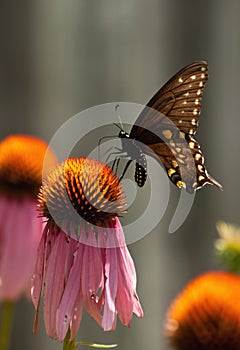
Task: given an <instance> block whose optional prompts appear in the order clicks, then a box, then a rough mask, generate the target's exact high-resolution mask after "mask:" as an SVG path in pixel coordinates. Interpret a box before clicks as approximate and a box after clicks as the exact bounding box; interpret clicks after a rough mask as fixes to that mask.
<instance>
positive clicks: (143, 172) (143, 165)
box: [135, 154, 147, 187]
mask: <svg viewBox="0 0 240 350" xmlns="http://www.w3.org/2000/svg"><path fill="white" fill-rule="evenodd" d="M146 180H147V162H146V158H145V155H144V154H141V157H140V158H139V159H136V169H135V181H136V183H137V184H138V186H139V187H142V186H143V185H144V184H145V182H146Z"/></svg>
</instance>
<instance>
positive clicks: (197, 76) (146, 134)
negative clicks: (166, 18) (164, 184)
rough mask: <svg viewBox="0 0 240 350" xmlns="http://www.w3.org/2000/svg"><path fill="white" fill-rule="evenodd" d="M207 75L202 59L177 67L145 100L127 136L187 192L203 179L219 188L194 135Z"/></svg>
mask: <svg viewBox="0 0 240 350" xmlns="http://www.w3.org/2000/svg"><path fill="white" fill-rule="evenodd" d="M207 79H208V66H207V63H206V62H204V61H200V62H195V63H193V64H191V65H189V66H187V67H185V68H183V69H182V70H180V71H179V72H178V73H177V74H176V75H174V76H173V77H172V78H171V79H170V80H169V81H168V82H167V83H166V84H165V85H164V86H163V87H162V88H161V89H160V90H159V91H158V92H157V93H156V94H155V95H154V96H153V98H152V99H151V100H150V101H149V102H148V104H147V106H146V107H145V108H144V109H143V111H142V112H141V113H140V115H139V117H138V118H137V120H136V123H135V124H134V126H133V127H132V130H131V132H130V138H132V139H136V140H137V141H140V142H142V143H143V144H145V145H146V146H148V147H145V148H144V152H145V153H146V154H150V155H151V156H153V157H155V158H156V159H160V160H161V162H162V164H163V166H164V167H165V168H166V171H167V174H168V176H169V178H170V179H171V181H172V182H173V183H174V184H175V185H177V186H178V187H182V186H184V187H186V188H187V190H188V192H193V190H195V189H197V188H201V187H202V186H204V185H205V184H206V183H211V184H215V185H216V186H218V187H220V188H221V185H220V184H218V182H217V181H215V180H214V179H213V178H211V177H210V176H209V175H208V173H207V171H206V169H205V167H204V165H203V163H204V157H203V155H202V152H201V150H200V146H199V144H198V142H197V141H196V140H195V139H194V138H193V135H194V134H195V132H196V129H197V126H198V120H199V115H200V112H201V102H202V95H203V89H204V86H205V83H206V81H207ZM159 112H160V113H159ZM182 179H184V181H182Z"/></svg>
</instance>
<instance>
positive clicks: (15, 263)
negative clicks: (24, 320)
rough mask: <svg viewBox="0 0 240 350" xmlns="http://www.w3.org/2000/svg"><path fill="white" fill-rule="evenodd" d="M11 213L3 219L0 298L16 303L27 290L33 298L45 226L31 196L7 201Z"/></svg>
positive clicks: (7, 213)
mask: <svg viewBox="0 0 240 350" xmlns="http://www.w3.org/2000/svg"><path fill="white" fill-rule="evenodd" d="M5 200H6V205H7V207H8V210H7V211H6V213H5V214H6V216H5V217H4V218H2V220H1V228H0V231H1V232H2V234H1V237H2V238H1V255H0V261H1V264H0V279H1V282H2V283H1V285H0V299H1V300H16V299H17V298H18V297H19V295H20V294H22V293H23V292H24V291H27V294H28V295H30V283H31V275H32V272H33V268H34V264H35V259H36V251H37V246H38V243H39V241H40V238H41V230H42V224H41V220H40V219H39V218H35V216H36V211H35V208H36V203H35V201H33V200H32V199H30V198H29V197H28V196H25V197H23V198H21V199H19V198H7V197H6V199H5Z"/></svg>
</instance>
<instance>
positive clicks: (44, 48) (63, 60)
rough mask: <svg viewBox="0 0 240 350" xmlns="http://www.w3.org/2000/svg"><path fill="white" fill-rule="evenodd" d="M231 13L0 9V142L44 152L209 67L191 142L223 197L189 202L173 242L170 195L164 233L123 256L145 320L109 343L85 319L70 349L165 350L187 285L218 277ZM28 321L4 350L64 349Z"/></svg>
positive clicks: (226, 201)
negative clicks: (35, 139)
mask: <svg viewBox="0 0 240 350" xmlns="http://www.w3.org/2000/svg"><path fill="white" fill-rule="evenodd" d="M239 13H240V2H239V1H237V0H232V1H231V2H227V1H224V0H211V1H209V0H203V1H200V2H194V1H190V0H181V1H179V0H171V1H167V0H149V1H145V0H121V1H116V0H115V1H114V0H102V1H93V0H71V1H62V0H51V1H47V0H43V1H32V0H31V1H30V0H22V1H21V2H19V3H17V2H12V1H11V2H1V5H0V19H1V20H0V26H1V31H0V33H1V34H0V35H1V40H0V42H1V55H0V64H1V73H0V74H1V79H0V86H1V90H0V91H1V92H0V99H1V100H0V101H1V128H0V136H1V138H4V137H5V136H6V135H8V134H12V133H27V134H32V135H36V136H39V137H42V138H44V139H45V140H46V141H49V140H50V139H51V137H52V136H53V134H54V133H55V131H56V130H57V129H58V128H59V127H60V126H61V125H62V123H64V122H65V121H67V120H68V119H69V118H70V117H71V116H73V115H74V114H76V113H78V112H79V111H81V110H84V109H85V108H88V107H92V106H95V105H97V104H102V103H107V102H112V101H129V102H136V103H141V104H144V103H146V102H147V101H148V100H149V98H150V97H151V96H152V95H153V94H154V93H155V92H156V91H157V90H158V89H159V88H160V86H162V84H163V83H164V82H165V81H166V80H167V79H169V78H170V77H171V76H172V75H173V74H174V73H175V72H177V71H178V70H179V69H180V68H182V67H183V66H185V65H187V64H189V63H191V62H192V61H194V60H202V59H203V60H206V61H208V63H209V73H210V77H209V81H208V83H207V86H206V89H205V93H204V98H203V108H202V114H201V122H200V126H199V129H198V133H197V139H198V141H199V142H200V144H201V148H202V151H203V152H204V154H205V158H206V165H207V168H208V170H209V172H210V173H211V174H212V175H213V176H214V177H215V178H216V179H217V180H218V181H219V182H221V183H222V184H223V186H224V191H223V192H221V191H219V190H217V189H216V188H213V187H210V186H207V187H205V188H204V189H202V190H201V191H198V192H197V195H196V197H195V202H194V205H193V207H192V210H191V212H190V215H189V216H188V218H187V220H186V221H185V223H184V224H183V226H182V227H181V228H180V229H179V230H178V231H177V232H176V233H174V234H172V235H170V234H169V233H168V230H167V229H168V225H169V222H170V219H171V215H172V213H173V210H174V208H175V207H176V203H177V200H178V196H179V192H178V190H177V189H175V188H172V190H171V198H170V199H171V200H170V205H169V208H168V211H167V212H166V214H165V216H164V218H163V220H162V221H161V223H160V224H159V225H158V227H157V228H156V229H155V230H154V231H153V232H152V233H151V234H149V235H148V236H147V237H145V238H144V239H142V240H140V241H139V242H137V243H135V244H133V245H131V246H130V247H129V249H130V250H131V253H132V255H133V258H134V260H135V264H136V268H137V272H138V294H139V296H140V299H141V302H142V306H143V309H144V312H145V317H144V318H143V319H137V318H135V317H134V319H133V320H132V323H131V328H130V329H128V328H124V327H122V326H121V324H120V323H118V327H117V331H116V332H111V333H104V332H103V331H102V330H101V329H100V328H99V327H98V326H97V324H96V323H95V322H94V321H92V320H91V319H90V318H89V316H88V315H86V314H84V317H83V320H82V324H81V327H80V329H79V333H78V339H79V340H86V341H93V342H98V343H101V342H102V343H118V344H119V347H118V348H119V349H120V350H123V349H124V350H126V349H138V350H143V349H144V350H145V349H146V348H147V347H149V346H150V347H151V349H152V350H155V349H161V350H167V349H169V347H168V345H167V341H166V339H165V338H164V335H163V324H164V319H165V313H166V310H167V308H168V306H169V304H170V303H171V301H172V300H173V298H174V297H175V296H176V295H177V294H178V293H179V291H180V290H181V289H182V288H183V286H184V285H185V284H186V283H187V282H188V281H189V280H190V279H191V278H193V277H194V276H196V275H197V274H199V273H201V272H203V271H208V270H211V269H219V268H220V266H219V264H218V261H217V258H216V256H215V255H214V250H213V242H214V240H215V239H216V237H217V234H216V229H215V223H216V221H217V220H219V219H223V220H226V221H230V222H236V223H239V222H240V218H239V199H238V198H239V197H238V196H239V181H238V178H239V171H240V165H239V151H238V150H239V143H240V140H239V127H240V116H239V81H240V71H239V55H240V24H239ZM159 196H161V193H159ZM135 205H137V204H135ZM33 315H34V310H33V306H32V305H31V304H29V303H27V302H26V301H22V302H20V303H18V305H17V306H16V313H15V322H14V329H13V341H12V345H11V350H16V349H17V350H22V349H25V350H28V349H35V350H40V349H41V350H42V349H46V350H47V349H48V350H50V349H52V350H54V349H61V345H60V344H59V343H58V342H56V341H53V340H50V339H48V337H47V336H46V334H45V330H44V326H43V320H42V318H40V322H39V323H40V329H39V332H38V335H37V336H35V337H34V336H33V335H32V323H33V317H34V316H33Z"/></svg>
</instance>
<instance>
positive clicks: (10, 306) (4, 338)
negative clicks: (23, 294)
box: [0, 301, 14, 350]
mask: <svg viewBox="0 0 240 350" xmlns="http://www.w3.org/2000/svg"><path fill="white" fill-rule="evenodd" d="M13 311H14V303H12V302H10V301H6V302H4V303H3V305H2V316H1V321H0V349H1V350H7V349H8V348H9V345H10V339H11V331H12V323H13Z"/></svg>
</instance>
